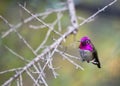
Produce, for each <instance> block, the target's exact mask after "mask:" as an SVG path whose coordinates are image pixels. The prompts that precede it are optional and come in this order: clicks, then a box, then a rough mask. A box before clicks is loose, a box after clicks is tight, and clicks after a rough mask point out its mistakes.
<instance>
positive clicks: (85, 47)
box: [79, 36, 93, 51]
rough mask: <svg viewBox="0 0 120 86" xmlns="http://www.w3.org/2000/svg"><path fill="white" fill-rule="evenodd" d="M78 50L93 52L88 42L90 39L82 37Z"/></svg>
mask: <svg viewBox="0 0 120 86" xmlns="http://www.w3.org/2000/svg"><path fill="white" fill-rule="evenodd" d="M79 48H80V49H83V50H90V51H92V50H93V45H92V43H91V41H90V38H89V37H87V36H84V37H82V38H81V39H80V46H79Z"/></svg>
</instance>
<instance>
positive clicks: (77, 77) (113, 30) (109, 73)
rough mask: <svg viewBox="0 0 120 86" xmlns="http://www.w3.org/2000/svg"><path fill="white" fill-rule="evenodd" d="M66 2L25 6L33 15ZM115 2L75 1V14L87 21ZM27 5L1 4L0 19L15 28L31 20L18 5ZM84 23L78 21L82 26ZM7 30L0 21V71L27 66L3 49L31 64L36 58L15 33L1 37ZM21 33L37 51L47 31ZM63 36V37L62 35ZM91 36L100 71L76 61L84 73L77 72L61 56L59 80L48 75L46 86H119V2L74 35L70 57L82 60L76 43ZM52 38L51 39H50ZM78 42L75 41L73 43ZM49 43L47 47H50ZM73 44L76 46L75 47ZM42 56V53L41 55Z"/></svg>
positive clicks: (29, 1)
mask: <svg viewBox="0 0 120 86" xmlns="http://www.w3.org/2000/svg"><path fill="white" fill-rule="evenodd" d="M61 1H65V0H26V5H27V8H29V10H31V11H32V12H33V13H40V12H44V10H46V9H48V8H54V9H56V8H59V7H60V6H59V3H60V2H61ZM111 1H113V0H75V6H76V9H77V10H76V12H77V15H78V16H80V17H84V18H88V17H89V16H91V15H92V14H94V13H95V12H96V11H98V10H99V9H101V8H102V7H104V6H105V5H107V4H109V3H110V2H111ZM18 2H19V3H24V2H25V0H0V15H2V16H3V17H4V18H6V19H7V20H8V21H9V23H11V24H13V25H15V24H17V23H19V22H21V21H22V19H25V18H27V17H29V16H30V15H29V14H27V13H26V12H25V11H23V10H22V9H21V8H20V7H19V6H18V4H17V3H18ZM55 18H56V17H55V16H54V14H53V15H51V16H50V17H48V18H47V20H46V21H48V22H51V21H53V20H52V19H55ZM80 22H82V20H79V23H80ZM30 23H32V24H36V25H37V24H39V23H38V22H36V21H35V22H34V21H32V22H30ZM62 25H63V27H65V28H63V30H62V31H63V32H64V31H65V30H66V26H68V25H69V18H68V14H67V13H65V15H64V18H63V23H62ZM8 29H9V28H8V26H7V25H6V24H5V23H4V22H3V21H2V19H0V71H3V70H7V69H11V68H17V67H20V66H24V65H25V63H23V62H22V61H21V60H19V59H18V58H17V57H16V56H15V55H13V54H12V53H10V52H9V51H8V50H7V49H6V48H5V47H4V46H5V45H7V46H8V47H9V48H11V49H13V50H14V51H16V52H17V53H18V54H20V55H22V56H24V57H26V58H27V59H29V60H32V59H33V57H34V54H33V53H32V52H31V51H30V50H29V49H28V48H27V47H26V46H25V45H24V44H23V42H21V41H20V39H19V38H18V37H17V36H16V34H15V33H14V32H12V33H11V34H9V36H7V37H5V38H4V39H2V38H1V36H2V34H4V32H5V31H7V30H8ZM18 31H19V32H20V33H21V34H22V36H23V37H24V38H25V39H26V40H27V41H28V42H29V43H30V45H31V46H32V47H33V48H34V49H35V48H36V47H37V46H38V45H39V43H40V42H42V40H43V38H44V36H45V35H44V34H45V33H46V32H47V30H44V29H42V30H40V29H39V30H32V29H29V28H28V26H27V25H24V26H22V28H21V29H20V30H19V29H18ZM63 32H62V33H63ZM86 35H87V36H89V37H90V38H91V40H92V42H93V43H94V45H95V47H96V49H97V51H98V55H99V59H100V62H101V67H102V68H101V69H98V68H97V67H96V66H95V65H93V64H90V63H89V64H88V63H86V62H85V63H82V62H81V61H76V62H77V63H78V64H80V65H81V66H82V67H83V68H84V69H85V70H84V71H82V70H79V69H76V68H75V67H74V66H73V65H72V64H71V63H69V62H68V61H66V60H63V59H62V58H61V57H60V56H59V55H57V54H56V55H55V56H54V58H55V61H54V66H55V67H60V68H59V69H57V70H56V71H57V73H58V74H59V76H58V78H56V79H55V78H54V77H53V76H52V75H51V74H50V73H49V71H47V75H48V76H47V82H48V84H49V86H120V64H119V63H120V1H119V0H118V1H117V3H115V4H113V5H112V6H110V7H109V8H107V9H106V10H105V11H104V12H102V13H100V14H99V15H97V16H96V17H95V18H94V20H93V21H91V22H89V23H87V24H85V25H83V26H81V27H80V29H79V31H78V33H77V34H76V35H75V36H74V35H71V36H69V37H68V38H67V39H66V42H65V43H63V46H64V47H67V52H68V53H69V54H71V55H74V56H77V57H79V52H78V46H79V43H76V42H75V39H76V40H79V39H80V38H81V37H82V36H86ZM51 37H52V36H51ZM74 38H75V39H74ZM51 43H52V41H49V42H48V44H51ZM72 44H74V46H72ZM39 52H41V51H39ZM12 74H13V73H10V74H3V75H0V84H2V83H3V82H4V81H6V80H7V79H8V77H9V76H11V75H12ZM25 83H26V84H25V85H26V86H27V85H29V83H30V81H29V80H27V77H26V79H25Z"/></svg>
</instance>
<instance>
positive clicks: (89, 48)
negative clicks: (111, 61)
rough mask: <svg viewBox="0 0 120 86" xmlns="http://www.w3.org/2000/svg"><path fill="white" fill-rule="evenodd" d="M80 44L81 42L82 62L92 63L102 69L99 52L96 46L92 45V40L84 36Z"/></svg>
mask: <svg viewBox="0 0 120 86" xmlns="http://www.w3.org/2000/svg"><path fill="white" fill-rule="evenodd" d="M79 42H80V45H79V51H80V56H81V59H82V61H87V62H88V63H89V62H91V63H93V64H95V65H97V67H98V68H101V65H100V61H99V58H98V54H97V51H96V49H95V47H94V45H93V44H92V42H91V40H90V38H89V37H87V36H84V37H82V38H81V40H80V41H79Z"/></svg>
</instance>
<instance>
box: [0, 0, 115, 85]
mask: <svg viewBox="0 0 120 86" xmlns="http://www.w3.org/2000/svg"><path fill="white" fill-rule="evenodd" d="M116 1H117V0H114V1H113V2H111V3H110V4H108V5H106V6H105V7H103V8H102V9H100V10H98V11H97V12H96V13H94V14H93V15H92V16H90V17H88V18H87V19H85V18H82V17H77V16H76V12H75V7H74V3H73V0H67V5H68V6H66V7H63V8H60V9H55V10H49V11H46V12H44V13H38V14H34V13H32V12H31V11H29V10H28V9H27V8H26V7H25V6H23V5H21V4H19V6H20V7H21V8H22V9H23V10H25V11H26V12H27V13H28V14H30V15H31V16H30V17H29V18H27V19H25V20H24V21H23V22H20V23H18V24H16V25H12V24H10V23H9V22H8V21H7V20H6V19H5V18H4V17H3V16H0V18H1V19H2V20H3V21H4V22H5V23H6V25H8V26H9V28H10V29H9V30H8V31H6V32H5V33H4V34H3V35H2V36H1V38H2V39H4V38H5V37H7V36H8V35H9V34H10V33H11V32H13V31H14V32H15V33H16V34H17V36H18V37H19V39H20V40H22V41H23V42H24V44H25V45H26V46H27V47H28V48H29V49H30V50H31V51H32V52H33V54H34V55H35V57H34V59H33V60H31V61H30V60H27V59H25V57H22V56H21V55H19V54H17V53H16V52H15V51H13V50H12V49H10V48H9V47H8V46H6V45H5V48H6V49H8V51H9V52H11V53H12V54H13V55H15V56H17V57H19V58H20V59H21V60H22V61H25V62H26V65H25V66H24V67H20V68H14V69H10V70H6V71H2V72H0V74H4V73H9V72H15V74H14V75H13V76H12V77H10V79H8V80H7V81H6V82H5V83H3V85H2V86H8V85H11V84H12V82H13V81H14V80H16V84H17V86H23V76H22V74H23V73H24V72H26V73H27V75H28V76H29V77H30V78H31V80H32V81H33V84H34V85H35V86H39V85H40V84H44V85H45V86H48V84H47V81H46V80H45V79H46V76H45V68H46V67H48V68H49V69H51V70H52V73H53V75H54V77H55V78H56V77H57V75H58V74H57V73H56V72H55V69H56V68H54V67H53V66H54V65H53V59H54V58H53V56H54V54H55V53H59V54H60V55H61V56H62V57H63V58H65V59H66V60H68V61H69V62H70V63H71V64H73V65H74V66H75V67H76V68H80V69H81V70H84V69H83V68H82V67H81V66H80V65H79V64H77V63H75V62H74V61H73V60H72V59H71V58H74V59H79V58H77V57H76V56H72V55H70V54H68V53H65V52H62V51H60V50H59V49H58V47H59V46H60V44H61V43H62V42H63V41H64V40H65V39H66V37H68V36H69V35H71V34H72V33H74V34H75V33H77V31H78V28H79V27H80V26H82V25H83V24H86V23H88V22H90V21H91V20H93V18H94V17H95V16H97V15H98V14H99V13H100V12H102V11H104V10H105V9H106V8H108V7H109V6H111V5H112V4H114V3H115V2H116ZM66 10H68V11H69V15H70V20H71V25H69V26H68V29H67V31H66V32H65V33H64V34H61V33H60V32H61V30H62V26H61V18H62V17H63V16H62V12H63V11H66ZM53 12H54V13H56V14H57V19H56V20H55V21H54V22H53V23H51V24H48V23H46V22H44V19H45V18H46V17H47V16H49V15H50V14H52V13H53ZM40 16H42V19H40V18H39V17H40ZM77 18H79V19H82V20H83V22H82V23H80V24H78V22H77ZM33 19H36V20H37V21H39V22H40V23H42V25H41V26H34V25H30V28H33V29H34V30H36V29H39V28H40V29H41V28H44V27H47V28H48V31H47V33H46V37H45V38H44V40H43V42H42V43H41V44H40V45H39V46H38V47H37V49H36V50H34V49H33V48H32V46H30V45H29V43H28V42H27V41H26V40H25V38H24V37H23V36H22V35H21V34H20V33H19V32H18V31H17V29H18V28H20V27H21V26H22V25H23V24H26V23H28V22H30V21H32V20H33ZM55 25H58V30H55ZM51 32H54V33H56V34H57V35H59V38H58V39H55V40H54V42H53V43H52V44H51V45H49V46H47V47H45V46H46V45H45V43H46V41H47V40H48V37H49V36H50V34H51ZM42 47H44V48H45V49H44V50H43V51H42V53H40V54H38V51H39V50H40V49H41V48H42ZM69 57H70V58H69ZM40 61H43V62H44V65H43V66H41V63H40ZM33 74H38V77H37V78H36V77H34V75H33Z"/></svg>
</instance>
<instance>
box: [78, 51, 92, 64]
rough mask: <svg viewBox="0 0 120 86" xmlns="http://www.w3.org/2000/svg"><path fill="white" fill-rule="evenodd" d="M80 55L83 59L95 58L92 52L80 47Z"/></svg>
mask: <svg viewBox="0 0 120 86" xmlns="http://www.w3.org/2000/svg"><path fill="white" fill-rule="evenodd" d="M80 56H81V59H82V61H87V62H89V61H91V60H93V55H92V52H91V51H89V50H82V49H80Z"/></svg>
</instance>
